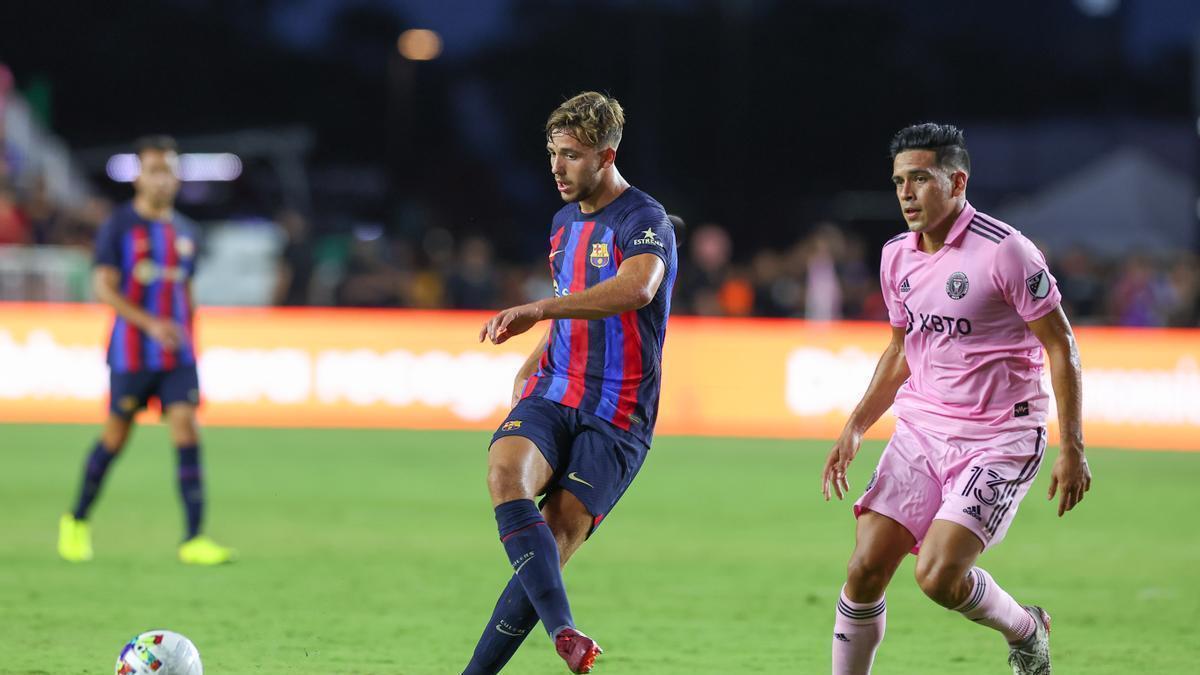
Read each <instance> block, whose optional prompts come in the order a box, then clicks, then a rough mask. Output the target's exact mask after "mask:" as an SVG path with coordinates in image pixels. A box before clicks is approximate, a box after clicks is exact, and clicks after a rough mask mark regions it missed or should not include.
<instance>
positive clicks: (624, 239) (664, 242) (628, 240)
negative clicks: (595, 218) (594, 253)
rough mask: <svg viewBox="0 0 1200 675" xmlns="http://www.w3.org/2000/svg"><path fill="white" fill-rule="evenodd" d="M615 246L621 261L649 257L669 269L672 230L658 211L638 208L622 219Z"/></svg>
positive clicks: (647, 207) (673, 247)
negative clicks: (655, 257) (640, 256)
mask: <svg viewBox="0 0 1200 675" xmlns="http://www.w3.org/2000/svg"><path fill="white" fill-rule="evenodd" d="M616 243H617V247H618V248H620V249H621V255H622V257H623V258H625V259H629V258H632V257H633V256H635V255H641V254H643V253H653V254H654V255H656V256H658V257H659V258H660V259H662V261H663V264H665V265H667V266H668V267H670V265H671V254H672V252H674V250H675V228H674V226H672V225H671V221H670V220H668V219H667V214H666V212H665V211H663V210H662V209H661V208H654V207H653V206H642V207H639V208H636V209H634V210H633V211H631V212H630V213H629V215H627V216H625V218H623V219H622V223H621V227H620V228H618V230H617V241H616Z"/></svg>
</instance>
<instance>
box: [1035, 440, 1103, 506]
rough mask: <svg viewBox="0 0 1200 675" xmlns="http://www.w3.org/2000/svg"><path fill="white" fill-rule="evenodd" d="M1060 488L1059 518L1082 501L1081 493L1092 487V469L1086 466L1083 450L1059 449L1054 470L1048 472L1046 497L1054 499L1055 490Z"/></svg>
mask: <svg viewBox="0 0 1200 675" xmlns="http://www.w3.org/2000/svg"><path fill="white" fill-rule="evenodd" d="M1060 488H1061V494H1060V495H1059V499H1058V516H1059V517H1060V518H1061V517H1062V515H1063V514H1064V513H1066V512H1067V511H1070V510H1071V509H1073V508H1075V507H1076V506H1078V505H1079V502H1081V501H1083V493H1085V492H1087V491H1088V490H1090V489H1092V470H1091V469H1090V468H1088V462H1087V457H1085V456H1084V455H1083V450H1068V449H1066V448H1063V449H1062V450H1059V452H1058V459H1057V460H1055V461H1054V470H1053V471H1052V472H1051V473H1050V491H1049V493H1048V494H1047V495H1046V499H1054V493H1055V491H1057V490H1059V489H1060Z"/></svg>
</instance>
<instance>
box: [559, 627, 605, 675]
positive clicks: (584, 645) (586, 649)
mask: <svg viewBox="0 0 1200 675" xmlns="http://www.w3.org/2000/svg"><path fill="white" fill-rule="evenodd" d="M554 648H555V649H557V650H558V655H559V656H561V657H562V658H563V661H566V662H567V668H570V669H571V672H572V673H590V672H592V667H593V666H594V665H596V657H597V656H599V655H601V654H603V653H604V650H603V649H601V648H600V645H598V644H596V641H595V640H593V639H592V638H590V637H588V636H586V635H584V634H583V633H580V632H579V631H577V630H575V629H574V628H564V629H562V630H560V631H558V634H557V635H555V636H554Z"/></svg>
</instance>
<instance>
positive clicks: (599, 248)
mask: <svg viewBox="0 0 1200 675" xmlns="http://www.w3.org/2000/svg"><path fill="white" fill-rule="evenodd" d="M589 260H591V262H592V267H604V266H605V265H607V264H608V244H606V243H603V242H602V243H599V244H592V255H591V257H590V258H589Z"/></svg>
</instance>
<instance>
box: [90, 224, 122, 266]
mask: <svg viewBox="0 0 1200 675" xmlns="http://www.w3.org/2000/svg"><path fill="white" fill-rule="evenodd" d="M92 263H93V264H94V265H111V266H113V267H117V268H120V267H121V232H120V228H119V227H118V226H117V221H116V219H115V218H110V219H108V220H107V221H105V223H104V224H103V225H101V226H100V231H99V232H98V233H97V234H96V248H95V254H94V259H93V261H92Z"/></svg>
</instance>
